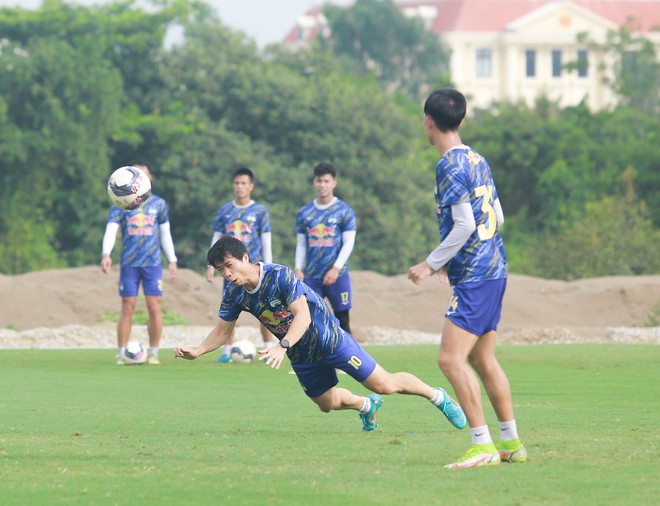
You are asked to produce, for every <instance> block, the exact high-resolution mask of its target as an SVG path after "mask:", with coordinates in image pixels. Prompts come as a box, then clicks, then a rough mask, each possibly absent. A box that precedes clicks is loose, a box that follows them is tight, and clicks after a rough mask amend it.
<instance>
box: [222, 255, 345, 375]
mask: <svg viewBox="0 0 660 506" xmlns="http://www.w3.org/2000/svg"><path fill="white" fill-rule="evenodd" d="M303 295H305V296H306V297H307V305H308V307H309V312H310V316H311V319H312V322H311V324H310V325H309V327H308V329H307V331H306V332H305V334H304V335H303V336H302V338H301V339H300V341H299V342H298V343H296V345H295V346H293V347H291V349H290V350H289V351H288V352H287V354H288V356H289V359H290V360H291V363H296V364H310V363H314V362H318V361H319V360H321V359H322V358H323V357H326V356H328V355H330V354H332V353H333V352H334V351H335V349H337V347H339V346H340V345H341V344H342V343H343V341H344V340H345V339H350V337H348V335H347V334H345V333H344V331H343V330H342V329H341V328H340V326H339V320H337V318H335V317H334V315H333V314H332V313H331V312H330V310H329V309H328V306H327V305H326V303H325V302H324V301H323V300H322V299H321V298H320V297H319V296H318V295H317V293H316V292H315V291H314V290H312V289H311V288H310V287H308V286H307V285H306V284H305V283H303V282H302V281H300V280H299V279H297V278H296V277H295V276H294V274H293V271H292V270H291V269H290V268H288V267H285V266H284V265H279V264H261V278H260V280H259V285H258V286H257V288H256V290H255V291H254V293H249V292H248V291H247V290H246V289H245V288H244V287H242V286H236V285H233V284H231V283H226V284H225V289H224V294H223V296H222V303H221V305H220V310H219V311H218V316H219V317H220V318H222V319H223V320H225V321H235V320H236V319H238V316H239V314H240V313H241V311H247V312H248V313H251V314H253V315H254V316H256V317H257V319H258V320H259V321H260V322H261V323H263V324H264V325H265V326H266V328H268V330H270V331H271V332H272V333H273V334H274V335H275V336H276V337H277V338H278V339H282V338H283V337H284V336H285V335H286V333H287V332H288V330H289V327H290V326H291V321H292V320H293V313H291V310H290V309H289V306H290V305H291V304H292V303H293V302H294V301H296V300H297V299H299V298H300V297H301V296H303Z"/></svg>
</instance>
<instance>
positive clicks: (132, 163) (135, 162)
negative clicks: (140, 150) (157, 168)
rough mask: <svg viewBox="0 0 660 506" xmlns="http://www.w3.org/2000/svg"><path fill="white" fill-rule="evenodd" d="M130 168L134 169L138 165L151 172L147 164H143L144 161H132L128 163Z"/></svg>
mask: <svg viewBox="0 0 660 506" xmlns="http://www.w3.org/2000/svg"><path fill="white" fill-rule="evenodd" d="M129 165H131V166H132V167H135V166H136V165H140V166H142V167H146V168H147V169H149V170H151V167H149V164H148V163H147V162H145V161H144V160H139V159H137V160H132V161H131V163H129Z"/></svg>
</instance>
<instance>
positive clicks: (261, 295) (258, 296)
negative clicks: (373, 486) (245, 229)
mask: <svg viewBox="0 0 660 506" xmlns="http://www.w3.org/2000/svg"><path fill="white" fill-rule="evenodd" d="M207 260H208V263H209V265H211V266H213V267H215V268H216V269H217V270H218V271H219V272H220V274H221V275H222V276H223V277H224V278H225V279H226V280H227V281H228V282H229V284H228V285H227V286H226V287H225V291H224V294H223V296H222V303H221V305H220V311H219V312H218V316H219V319H218V323H217V324H216V326H215V327H214V328H213V330H211V332H210V333H209V334H208V336H207V337H206V339H205V340H204V342H203V343H202V344H200V345H199V346H198V347H196V348H189V347H185V346H182V347H179V348H177V349H175V350H174V358H185V359H187V360H193V359H195V358H197V357H199V356H200V355H203V354H205V353H209V352H212V351H213V350H215V349H217V348H218V347H220V346H222V344H223V343H224V342H225V341H226V340H227V339H228V338H229V336H230V335H231V333H232V331H233V329H234V325H235V324H236V320H237V318H238V316H239V314H240V313H241V311H247V312H249V313H251V314H252V315H254V316H255V317H256V318H257V319H259V321H261V322H263V323H264V324H265V325H266V326H267V327H268V328H269V330H270V331H271V332H272V333H273V334H274V335H275V336H276V337H277V338H278V339H279V343H278V345H276V346H273V347H272V348H269V349H268V350H259V353H260V354H261V357H260V360H265V361H266V363H267V364H268V365H269V366H270V367H272V368H275V369H279V368H280V366H281V365H282V362H283V360H284V355H285V354H286V355H287V356H288V357H289V360H290V361H291V366H292V367H293V370H294V371H295V373H296V376H297V377H298V381H299V382H300V385H301V386H302V388H303V390H304V391H305V393H306V394H307V396H308V397H309V398H310V399H311V400H312V401H313V402H315V403H316V405H317V406H318V407H319V409H320V410H321V411H323V412H324V413H329V412H330V411H333V410H342V409H351V410H355V411H358V412H359V413H360V415H359V416H360V419H361V421H362V430H364V431H365V432H373V430H374V429H375V428H376V426H377V425H376V411H378V409H379V408H380V407H381V405H382V403H383V400H382V398H381V396H380V395H378V394H394V393H401V394H410V395H417V396H420V397H424V398H426V399H428V400H429V401H431V403H432V404H433V405H434V406H435V407H437V408H438V409H439V410H440V411H442V413H443V414H444V415H445V416H446V417H447V419H448V420H449V421H450V422H451V424H452V425H454V427H457V428H459V429H461V428H463V427H465V424H466V420H465V415H464V413H463V410H462V409H461V408H460V406H458V405H457V404H456V403H455V402H454V401H453V400H452V399H451V398H450V397H449V395H447V392H445V391H444V390H443V389H441V388H433V387H431V386H429V385H427V384H426V383H424V382H423V381H421V380H420V379H419V378H417V377H416V376H413V375H412V374H409V373H406V372H398V373H389V372H387V371H386V370H385V369H383V368H382V367H381V366H380V365H378V364H377V363H376V361H375V360H374V359H373V358H372V357H371V356H370V355H369V354H368V353H367V352H366V351H364V349H363V348H362V347H361V346H360V345H359V344H358V342H357V341H356V340H355V339H354V338H353V336H351V335H350V334H349V333H347V332H345V331H344V330H343V329H342V328H341V327H340V326H339V321H338V320H337V318H335V317H334V316H333V315H332V313H331V312H330V309H329V308H328V306H327V305H326V303H325V301H324V300H323V299H322V298H321V297H320V296H319V295H318V294H317V293H316V292H315V291H314V290H312V289H311V288H310V287H308V286H307V285H306V284H305V283H303V282H302V281H300V280H299V279H297V278H296V277H295V276H294V274H293V271H292V270H291V269H290V268H288V267H285V266H283V265H278V264H264V263H252V262H251V261H250V257H249V255H248V253H247V250H246V249H245V246H244V244H243V243H242V242H241V241H239V240H238V239H236V238H234V237H231V236H229V235H225V236H223V237H221V238H220V239H219V240H218V241H217V242H216V243H215V244H214V245H213V246H212V247H211V249H210V250H209V252H208V255H207ZM337 369H341V370H343V371H344V372H346V373H347V374H349V375H350V376H351V377H353V379H355V380H356V381H359V382H360V383H362V385H364V386H365V387H366V388H368V389H369V390H371V391H372V392H376V393H374V394H371V395H370V396H369V397H362V396H359V395H355V394H353V393H352V392H350V391H349V390H347V389H346V388H339V387H337V384H338V379H337V371H336V370H337Z"/></svg>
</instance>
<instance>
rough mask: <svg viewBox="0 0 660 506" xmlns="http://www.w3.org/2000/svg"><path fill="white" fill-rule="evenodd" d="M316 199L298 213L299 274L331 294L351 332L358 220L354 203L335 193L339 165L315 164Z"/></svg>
mask: <svg viewBox="0 0 660 506" xmlns="http://www.w3.org/2000/svg"><path fill="white" fill-rule="evenodd" d="M313 185H314V190H316V199H315V200H313V201H312V202H310V203H309V204H307V205H306V206H305V207H303V208H302V209H301V210H300V211H299V212H298V215H297V216H296V259H295V270H294V272H295V274H296V277H297V278H298V279H299V280H301V281H304V282H305V284H306V285H307V286H309V287H310V288H312V289H313V290H314V291H315V292H316V293H318V294H319V295H320V296H321V298H324V297H327V298H328V300H329V301H330V305H331V306H332V310H333V312H334V315H335V317H336V318H337V319H338V320H339V324H340V326H341V328H342V329H344V330H345V331H346V332H348V333H349V334H350V333H351V326H350V319H349V310H350V309H351V306H352V301H351V298H352V297H351V278H350V276H349V270H348V258H349V257H350V256H351V252H352V251H353V246H354V244H355V234H356V229H357V225H356V220H355V213H354V212H353V209H352V208H351V206H349V205H348V204H347V203H346V202H344V201H343V200H340V199H338V198H337V197H335V196H334V189H335V187H336V186H337V168H336V167H335V166H334V165H333V164H331V163H320V164H318V165H317V166H316V167H314V181H313Z"/></svg>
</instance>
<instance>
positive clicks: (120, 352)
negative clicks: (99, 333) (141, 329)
mask: <svg viewBox="0 0 660 506" xmlns="http://www.w3.org/2000/svg"><path fill="white" fill-rule="evenodd" d="M124 348H126V346H118V347H117V358H119V357H121V356H122V355H123V354H124Z"/></svg>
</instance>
